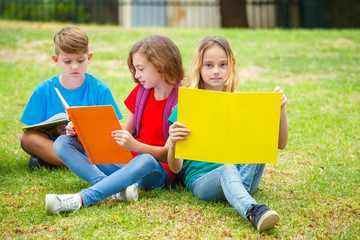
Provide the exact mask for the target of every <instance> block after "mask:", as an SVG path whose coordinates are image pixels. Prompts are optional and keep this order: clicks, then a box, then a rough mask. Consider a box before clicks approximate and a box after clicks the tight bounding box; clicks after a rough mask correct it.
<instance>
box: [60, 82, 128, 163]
mask: <svg viewBox="0 0 360 240" xmlns="http://www.w3.org/2000/svg"><path fill="white" fill-rule="evenodd" d="M55 90H56V92H57V94H58V96H59V98H60V100H61V102H62V103H63V105H64V107H65V109H66V111H67V113H68V114H69V118H70V121H72V122H73V124H74V128H75V131H76V134H77V136H78V138H79V139H80V141H81V144H82V145H83V147H84V149H85V151H86V154H87V156H88V157H89V159H90V162H91V163H92V164H120V163H123V164H125V163H128V162H129V161H130V160H131V159H132V158H133V157H132V154H131V152H130V151H129V150H127V149H125V148H123V147H121V146H120V145H119V144H117V143H116V141H115V140H114V139H113V138H112V136H111V132H112V131H114V130H119V129H122V127H121V125H120V122H119V120H118V118H117V117H116V113H115V110H114V107H113V106H112V105H106V106H88V107H69V105H68V104H67V103H66V101H65V99H64V98H63V97H62V95H61V93H60V92H59V90H58V89H57V88H55Z"/></svg>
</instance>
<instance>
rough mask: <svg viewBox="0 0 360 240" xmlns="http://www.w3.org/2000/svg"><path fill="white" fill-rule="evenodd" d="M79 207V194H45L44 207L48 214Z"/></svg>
mask: <svg viewBox="0 0 360 240" xmlns="http://www.w3.org/2000/svg"><path fill="white" fill-rule="evenodd" d="M80 207H81V197H80V195H79V194H62V195H56V194H46V196H45V209H46V212H47V213H48V214H57V213H60V212H72V211H75V212H76V211H77V210H78V209H79V208H80Z"/></svg>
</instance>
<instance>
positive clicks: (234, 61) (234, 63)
mask: <svg viewBox="0 0 360 240" xmlns="http://www.w3.org/2000/svg"><path fill="white" fill-rule="evenodd" d="M235 65H236V60H235V59H234V60H233V66H234V67H235Z"/></svg>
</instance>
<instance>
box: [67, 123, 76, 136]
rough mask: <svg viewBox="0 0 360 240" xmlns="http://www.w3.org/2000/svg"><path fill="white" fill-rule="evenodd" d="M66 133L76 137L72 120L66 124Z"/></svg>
mask: <svg viewBox="0 0 360 240" xmlns="http://www.w3.org/2000/svg"><path fill="white" fill-rule="evenodd" d="M66 135H69V136H71V137H76V132H75V129H74V124H73V123H72V122H69V123H68V125H66Z"/></svg>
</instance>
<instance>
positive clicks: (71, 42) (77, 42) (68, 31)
mask: <svg viewBox="0 0 360 240" xmlns="http://www.w3.org/2000/svg"><path fill="white" fill-rule="evenodd" d="M54 43H55V53H56V55H59V53H60V51H63V52H65V53H82V54H87V53H88V51H89V49H88V45H89V39H88V36H87V35H86V33H85V32H84V31H82V30H81V29H79V28H77V27H75V26H68V27H65V28H63V29H61V30H60V31H59V32H58V33H56V34H55V36H54Z"/></svg>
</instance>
